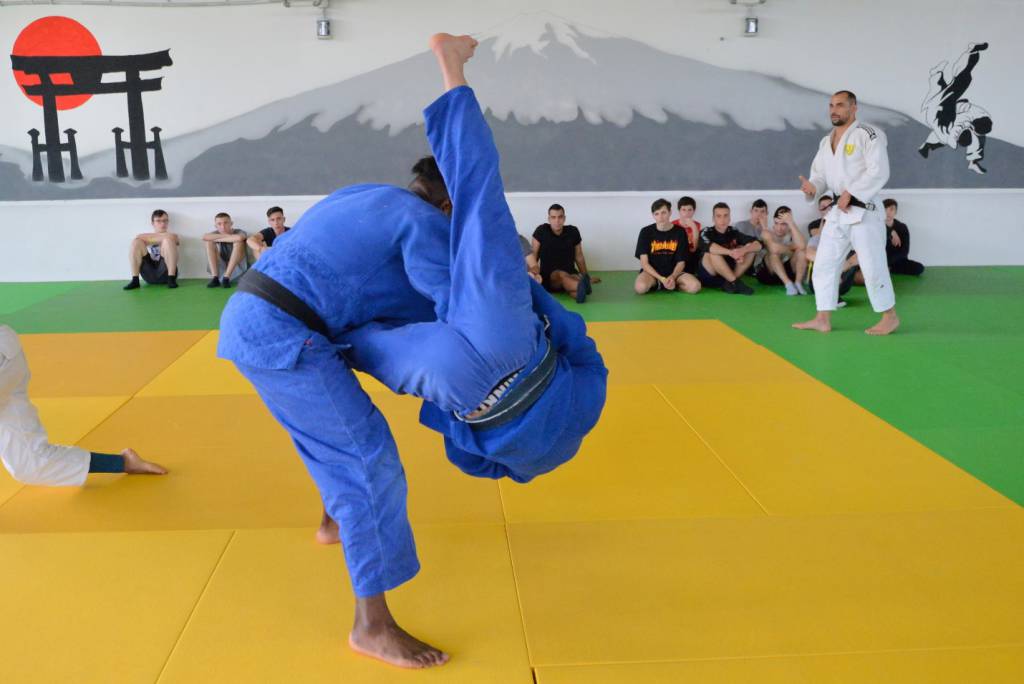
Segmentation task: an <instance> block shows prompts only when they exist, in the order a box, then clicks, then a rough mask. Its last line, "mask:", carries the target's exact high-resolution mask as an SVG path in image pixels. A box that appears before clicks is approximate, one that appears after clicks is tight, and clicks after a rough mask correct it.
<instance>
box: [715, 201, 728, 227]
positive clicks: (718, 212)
mask: <svg viewBox="0 0 1024 684" xmlns="http://www.w3.org/2000/svg"><path fill="white" fill-rule="evenodd" d="M711 217H712V220H714V222H715V228H717V229H718V230H719V231H721V232H725V229H726V228H728V227H729V222H730V221H732V213H731V212H730V211H729V205H728V204H726V203H725V202H719V203H718V204H716V205H715V207H714V208H713V209H712V210H711Z"/></svg>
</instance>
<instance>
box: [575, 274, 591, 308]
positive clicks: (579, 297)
mask: <svg viewBox="0 0 1024 684" xmlns="http://www.w3.org/2000/svg"><path fill="white" fill-rule="evenodd" d="M589 293H590V274H588V273H584V274H583V277H582V278H580V284H579V285H577V286H576V303H577V304H582V303H583V302H585V301H587V295H588V294H589Z"/></svg>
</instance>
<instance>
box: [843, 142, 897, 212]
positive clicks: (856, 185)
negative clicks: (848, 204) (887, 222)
mask: <svg viewBox="0 0 1024 684" xmlns="http://www.w3.org/2000/svg"><path fill="white" fill-rule="evenodd" d="M865 137H866V138H867V141H866V143H865V144H864V160H865V162H867V166H866V168H865V169H864V173H863V174H861V175H860V176H859V177H858V178H852V179H850V182H849V183H848V184H847V186H846V190H847V192H849V193H850V194H851V195H853V196H854V197H856V198H857V199H859V200H860V201H861V202H870V201H871V198H872V197H875V196H876V195H878V193H880V192H881V191H882V188H884V187H885V184H886V183H888V182H889V151H888V149H887V148H888V143H887V141H886V139H885V134H884V133H882V132H881V131H876V133H875V136H874V137H873V138H872V137H870V136H867V135H865Z"/></svg>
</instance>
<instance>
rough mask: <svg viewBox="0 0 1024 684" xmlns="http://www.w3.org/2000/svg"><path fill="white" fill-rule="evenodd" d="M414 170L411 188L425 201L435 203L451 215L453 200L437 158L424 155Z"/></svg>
mask: <svg viewBox="0 0 1024 684" xmlns="http://www.w3.org/2000/svg"><path fill="white" fill-rule="evenodd" d="M412 172H413V175H414V176H415V177H414V178H413V179H412V182H411V183H409V190H411V191H412V192H413V193H415V194H417V195H419V197H420V199H422V200H423V201H424V202H427V203H429V204H433V205H434V206H435V207H437V208H438V209H440V210H441V211H443V212H444V213H445V214H447V215H448V216H451V215H452V200H451V197H449V196H448V186H447V185H445V184H444V176H442V175H441V169H439V168H438V167H437V160H436V159H434V158H433V157H423V158H422V159H420V160H419V161H418V162H416V163H415V164H414V165H413V167H412Z"/></svg>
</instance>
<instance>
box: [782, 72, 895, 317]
mask: <svg viewBox="0 0 1024 684" xmlns="http://www.w3.org/2000/svg"><path fill="white" fill-rule="evenodd" d="M828 110H829V117H830V118H831V120H832V132H831V133H830V134H829V135H826V136H825V137H824V138H822V140H821V144H820V145H819V146H818V154H817V155H816V156H815V157H814V162H813V163H812V164H811V173H810V179H807V178H804V177H803V176H800V182H801V185H800V189H801V190H802V191H803V193H804V195H805V196H806V197H807V200H808V201H813V200H814V199H815V198H817V197H818V196H819V195H822V194H826V193H828V194H831V195H833V197H834V198H835V204H834V205H833V207H832V209H831V210H830V211H829V212H828V214H826V215H825V225H824V227H823V228H822V231H821V242H820V244H819V245H818V253H817V258H816V260H815V263H814V272H813V274H812V279H813V281H814V297H815V301H816V303H817V307H818V314H817V316H815V317H814V318H812V319H811V320H809V321H804V322H803V323H794V324H793V327H794V328H797V329H799V330H817V331H819V332H829V331H831V330H832V312H833V311H834V310H835V309H836V307H837V302H838V297H839V278H840V276H841V275H842V266H843V262H844V261H845V260H846V256H847V254H848V252H849V251H850V247H851V245H852V247H853V249H854V250H855V251H856V252H857V258H858V260H859V262H860V268H861V271H862V272H863V273H864V284H865V288H866V289H867V291H868V299H869V300H870V301H871V307H872V308H873V309H874V310H875V311H876V312H877V313H880V314H882V318H881V319H880V320H879V321H878V323H876V324H875V325H873V326H871V327H870V328H868V329H867V330H866V331H865V332H866V333H867V334H869V335H888V334H889V333H891V332H893V331H895V330H896V328H898V327H899V325H900V319H899V317H897V316H896V294H895V292H893V289H892V279H891V278H890V277H889V267H888V263H887V262H886V257H885V243H886V235H887V230H886V227H885V213H884V211H883V209H882V201H881V199H880V198H879V193H880V192H881V191H882V188H883V187H884V186H885V184H886V182H887V181H888V180H889V155H888V152H887V150H886V139H885V134H884V133H882V131H880V130H879V129H877V128H875V127H874V126H868V125H867V124H865V123H862V122H860V121H857V96H856V95H854V94H853V93H851V92H850V91H849V90H840V91H839V92H837V93H836V94H835V95H833V96H832V99H831V100H830V101H829V105H828Z"/></svg>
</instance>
